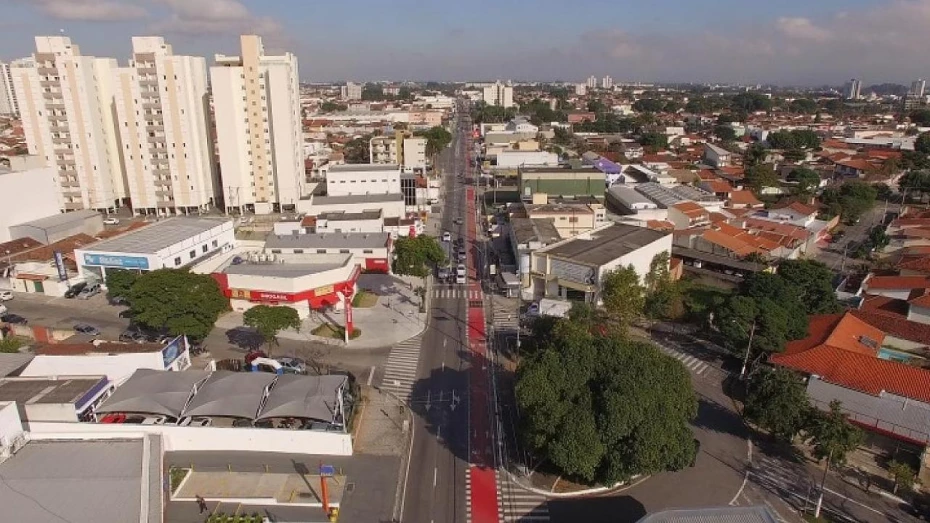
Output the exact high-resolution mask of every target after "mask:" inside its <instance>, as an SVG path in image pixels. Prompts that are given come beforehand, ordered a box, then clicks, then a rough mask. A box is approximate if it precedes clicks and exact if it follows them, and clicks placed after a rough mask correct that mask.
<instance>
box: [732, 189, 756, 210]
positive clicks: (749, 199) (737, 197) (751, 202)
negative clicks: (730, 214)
mask: <svg viewBox="0 0 930 523" xmlns="http://www.w3.org/2000/svg"><path fill="white" fill-rule="evenodd" d="M729 204H730V205H748V206H750V207H756V206H761V205H763V203H762V202H761V201H759V199H758V198H756V195H755V194H752V191H733V192H731V193H730V201H729Z"/></svg>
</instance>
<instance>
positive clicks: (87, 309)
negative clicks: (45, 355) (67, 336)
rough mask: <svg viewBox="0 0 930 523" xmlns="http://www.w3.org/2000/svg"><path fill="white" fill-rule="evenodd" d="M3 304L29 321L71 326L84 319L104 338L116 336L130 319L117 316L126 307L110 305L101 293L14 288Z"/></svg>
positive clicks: (33, 323)
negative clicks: (62, 294)
mask: <svg viewBox="0 0 930 523" xmlns="http://www.w3.org/2000/svg"><path fill="white" fill-rule="evenodd" d="M3 304H4V305H5V306H6V307H7V308H8V309H9V312H11V313H13V314H17V315H19V316H22V317H24V318H26V319H27V320H28V321H29V324H30V325H41V326H44V327H50V328H54V329H61V330H73V329H74V326H75V325H77V324H80V323H83V324H88V325H91V326H93V327H95V328H97V329H98V330H99V331H100V336H99V337H100V338H103V339H107V340H114V341H115V340H117V339H118V338H119V335H120V333H121V332H123V331H124V330H125V329H126V328H127V327H128V326H129V319H128V318H120V316H119V314H120V312H122V311H123V310H125V309H126V307H123V306H113V305H110V304H109V303H107V299H106V296H105V294H104V293H100V294H98V295H96V296H92V297H91V298H89V299H86V300H80V299H77V298H71V299H68V298H55V297H51V296H45V295H43V294H32V293H24V292H16V293H14V294H13V299H12V300H10V301H6V302H3ZM90 339H91V337H90V336H86V335H76V336H74V337H73V338H72V339H71V340H69V341H81V340H83V341H88V340H90Z"/></svg>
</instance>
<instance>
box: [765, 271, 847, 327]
mask: <svg viewBox="0 0 930 523" xmlns="http://www.w3.org/2000/svg"><path fill="white" fill-rule="evenodd" d="M778 276H779V277H781V278H782V279H783V280H784V281H785V284H787V286H788V287H789V288H790V289H793V290H794V291H795V293H796V294H797V297H798V301H799V302H800V303H801V304H802V305H803V306H804V310H805V311H806V312H807V314H832V313H834V312H839V310H840V303H839V301H837V299H836V293H835V292H834V290H833V272H832V271H831V270H830V268H829V267H827V266H826V265H824V264H823V263H822V262H819V261H816V260H785V261H783V262H781V264H779V265H778Z"/></svg>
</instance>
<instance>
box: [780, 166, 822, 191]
mask: <svg viewBox="0 0 930 523" xmlns="http://www.w3.org/2000/svg"><path fill="white" fill-rule="evenodd" d="M787 180H788V181H789V182H795V183H797V184H798V192H799V193H801V194H813V193H814V192H815V191H816V190H817V188H818V187H820V175H819V174H817V172H816V171H814V170H812V169H808V168H807V167H798V168H796V169H793V170H792V171H791V172H790V173H788V178H787Z"/></svg>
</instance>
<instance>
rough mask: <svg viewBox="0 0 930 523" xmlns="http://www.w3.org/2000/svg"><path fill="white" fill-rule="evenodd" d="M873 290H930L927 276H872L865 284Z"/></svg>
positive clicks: (929, 281)
mask: <svg viewBox="0 0 930 523" xmlns="http://www.w3.org/2000/svg"><path fill="white" fill-rule="evenodd" d="M865 288H866V289H868V290H871V289H930V278H928V277H926V276H872V277H871V278H869V279H868V280H867V281H866V283H865Z"/></svg>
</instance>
